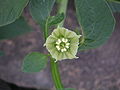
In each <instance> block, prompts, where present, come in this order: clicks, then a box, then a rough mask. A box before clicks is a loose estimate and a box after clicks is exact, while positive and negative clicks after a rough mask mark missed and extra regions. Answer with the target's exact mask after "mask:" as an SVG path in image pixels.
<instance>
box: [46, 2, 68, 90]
mask: <svg viewBox="0 0 120 90" xmlns="http://www.w3.org/2000/svg"><path fill="white" fill-rule="evenodd" d="M67 3H68V0H61V1H60V6H59V10H58V13H64V14H65V15H66V9H67ZM63 23H64V21H63V22H61V23H60V24H59V26H63ZM48 35H49V33H48V19H47V21H46V24H45V31H44V37H45V40H46V39H47V37H48ZM50 67H51V73H52V78H53V81H54V84H55V87H56V90H62V89H63V88H64V87H63V84H62V82H61V78H60V73H59V69H58V64H57V62H55V60H54V59H53V58H52V57H50Z"/></svg>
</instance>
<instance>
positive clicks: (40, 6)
mask: <svg viewBox="0 0 120 90" xmlns="http://www.w3.org/2000/svg"><path fill="white" fill-rule="evenodd" d="M54 2H55V0H31V1H30V7H29V9H30V13H31V15H32V17H33V19H34V20H35V21H36V22H37V23H39V24H40V25H41V28H42V29H44V27H45V24H46V21H47V18H48V16H49V15H50V12H51V10H52V7H53V5H54Z"/></svg>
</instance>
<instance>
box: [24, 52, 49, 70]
mask: <svg viewBox="0 0 120 90" xmlns="http://www.w3.org/2000/svg"><path fill="white" fill-rule="evenodd" d="M46 64H47V56H46V55H44V54H41V53H38V52H32V53H30V54H28V55H27V56H26V57H25V58H24V62H23V68H22V70H23V72H40V70H42V69H44V68H45V66H46Z"/></svg>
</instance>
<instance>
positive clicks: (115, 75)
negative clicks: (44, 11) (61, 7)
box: [0, 0, 120, 90]
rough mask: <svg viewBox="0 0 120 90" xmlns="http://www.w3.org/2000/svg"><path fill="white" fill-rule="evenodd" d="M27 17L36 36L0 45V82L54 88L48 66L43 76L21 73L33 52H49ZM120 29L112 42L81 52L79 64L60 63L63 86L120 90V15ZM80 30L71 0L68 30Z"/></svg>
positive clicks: (88, 89)
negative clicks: (3, 53)
mask: <svg viewBox="0 0 120 90" xmlns="http://www.w3.org/2000/svg"><path fill="white" fill-rule="evenodd" d="M24 16H26V17H27V20H28V22H29V24H30V25H32V27H33V29H34V32H31V33H27V34H25V35H22V36H19V37H17V38H13V39H9V40H3V41H1V42H0V50H3V51H5V56H2V57H0V72H2V73H1V74H0V79H2V80H4V81H6V82H9V83H12V84H15V85H18V86H22V87H28V88H41V89H42V88H43V89H46V90H47V89H48V90H50V88H53V82H52V79H51V73H50V68H49V62H48V66H47V67H46V68H45V69H44V70H43V71H41V72H39V73H34V74H27V73H23V72H22V71H21V65H22V62H23V58H24V56H25V55H26V54H27V53H29V52H32V51H38V52H46V51H45V50H44V49H45V48H43V44H44V40H43V38H42V32H41V30H40V29H39V26H38V25H37V24H36V23H35V22H34V21H33V20H32V19H31V16H29V13H28V11H27V9H26V10H25V12H24ZM115 17H116V20H117V25H116V28H115V31H114V32H113V34H112V36H111V38H110V39H109V40H108V41H107V42H106V43H105V44H104V45H102V46H101V47H99V48H97V49H92V50H88V51H83V52H78V56H79V58H78V59H77V60H64V61H61V62H59V67H60V68H59V69H60V73H61V78H62V82H63V83H64V86H65V87H69V88H70V87H71V88H76V89H77V90H120V50H119V48H120V39H119V38H120V30H119V29H120V21H119V18H120V15H119V14H115ZM77 26H78V23H77V20H76V17H75V9H74V8H73V1H71V0H70V3H69V7H68V12H67V18H66V21H65V27H67V28H69V29H72V30H74V29H75V28H76V27H77Z"/></svg>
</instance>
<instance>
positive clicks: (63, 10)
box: [58, 0, 68, 26]
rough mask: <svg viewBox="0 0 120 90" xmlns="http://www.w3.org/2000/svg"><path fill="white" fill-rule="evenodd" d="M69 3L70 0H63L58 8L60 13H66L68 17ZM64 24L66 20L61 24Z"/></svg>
mask: <svg viewBox="0 0 120 90" xmlns="http://www.w3.org/2000/svg"><path fill="white" fill-rule="evenodd" d="M67 4H68V0H61V1H60V3H59V9H58V13H64V14H65V17H66V10H67ZM63 24H64V20H63V21H62V22H61V23H60V24H59V26H63Z"/></svg>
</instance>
